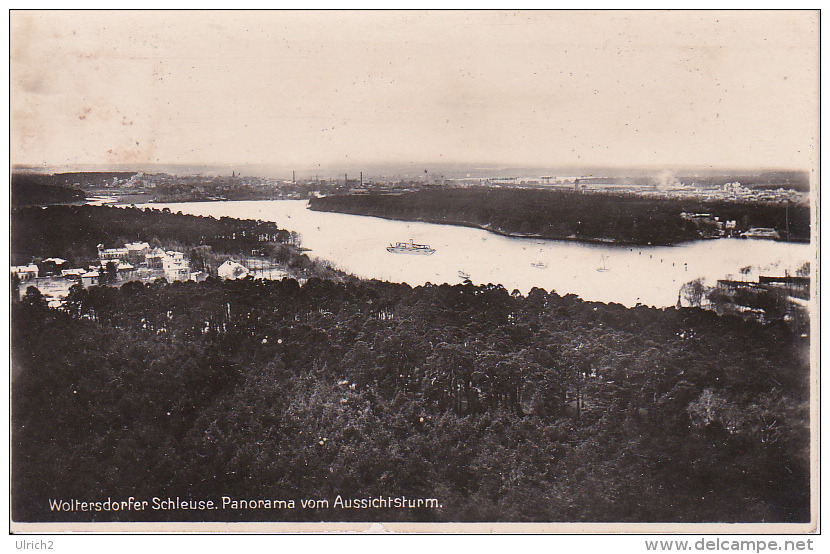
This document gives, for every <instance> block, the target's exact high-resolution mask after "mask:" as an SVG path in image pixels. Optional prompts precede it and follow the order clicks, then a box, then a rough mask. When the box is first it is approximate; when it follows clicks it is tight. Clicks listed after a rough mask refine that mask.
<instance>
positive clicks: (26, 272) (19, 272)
mask: <svg viewBox="0 0 830 554" xmlns="http://www.w3.org/2000/svg"><path fill="white" fill-rule="evenodd" d="M11 267H12V270H11V273H12V275H16V276H17V278H18V279H20V281H21V282H23V281H28V280H29V279H37V276H38V272H39V271H40V270H39V269H38V267H37V266H36V265H35V264H29V265H13V266H11Z"/></svg>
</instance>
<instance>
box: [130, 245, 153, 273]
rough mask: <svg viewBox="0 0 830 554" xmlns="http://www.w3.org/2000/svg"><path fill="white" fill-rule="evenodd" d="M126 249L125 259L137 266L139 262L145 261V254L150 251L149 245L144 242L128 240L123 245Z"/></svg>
mask: <svg viewBox="0 0 830 554" xmlns="http://www.w3.org/2000/svg"><path fill="white" fill-rule="evenodd" d="M124 248H126V249H127V261H128V262H129V263H131V264H132V265H134V266H136V267H138V266H139V265H140V264H143V263H146V261H147V254H149V253H150V245H149V244H147V243H146V242H129V243H127V244H125V245H124Z"/></svg>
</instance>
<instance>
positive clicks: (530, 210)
mask: <svg viewBox="0 0 830 554" xmlns="http://www.w3.org/2000/svg"><path fill="white" fill-rule="evenodd" d="M309 205H310V207H311V209H313V210H320V211H332V212H342V213H349V214H357V215H370V216H376V217H384V218H388V219H402V220H407V221H428V222H432V223H450V224H456V225H472V226H476V227H482V228H486V229H489V230H492V231H496V232H501V233H508V234H510V233H512V234H521V235H530V236H539V237H543V238H550V239H566V238H568V239H578V240H606V241H614V242H618V243H624V244H676V243H678V242H683V241H688V240H695V239H698V238H700V233H699V232H698V228H697V226H696V225H695V224H694V223H693V222H691V221H688V220H684V219H683V218H682V217H681V216H680V214H681V213H683V212H690V213H711V214H713V215H714V216H718V217H720V218H721V219H722V220H724V221H725V220H735V221H736V222H737V224H738V225H739V229H747V228H749V227H772V228H776V229H779V230H785V229H789V238H790V239H792V240H809V238H810V212H809V208H808V207H807V206H796V205H791V206H789V207H787V206H785V205H783V204H758V203H753V204H750V203H740V202H724V201H713V202H702V201H697V200H679V199H668V198H649V197H643V196H635V195H619V194H580V193H578V192H572V191H553V190H528V189H509V188H494V187H470V188H432V189H424V190H420V191H418V192H411V193H405V194H394V195H393V194H357V195H336V196H327V197H323V198H313V199H311V200H310V202H309ZM782 236H784V235H782ZM785 238H786V237H785Z"/></svg>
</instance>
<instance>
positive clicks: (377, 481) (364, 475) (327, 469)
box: [12, 278, 810, 522]
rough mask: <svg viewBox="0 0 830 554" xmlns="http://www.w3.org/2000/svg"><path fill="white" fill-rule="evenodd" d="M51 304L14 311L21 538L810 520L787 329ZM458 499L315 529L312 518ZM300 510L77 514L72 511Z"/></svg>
mask: <svg viewBox="0 0 830 554" xmlns="http://www.w3.org/2000/svg"><path fill="white" fill-rule="evenodd" d="M64 308H65V309H63V310H58V309H52V308H48V307H47V306H46V305H45V303H44V301H43V298H42V297H41V296H40V295H39V293H37V291H35V290H34V289H32V290H31V291H30V293H29V294H27V295H26V297H25V298H24V299H23V301H22V302H19V303H14V304H13V306H12V365H13V383H12V385H13V386H12V395H13V397H12V516H13V518H14V520H16V521H129V520H159V521H161V520H170V521H213V520H216V521H237V520H254V521H296V520H304V521H320V520H326V521H354V520H381V521H382V520H389V521H395V520H408V521H522V522H533V521H549V522H555V521H572V522H578V521H621V522H662V521H671V522H731V521H735V522H738V521H753V522H771V521H777V522H785V521H786V522H798V521H807V520H809V517H810V514H809V474H810V471H809V470H810V465H809V430H808V420H809V417H808V412H809V405H808V397H809V394H808V391H809V381H808V375H809V362H808V345H807V340H808V339H806V338H803V337H802V335H801V333H800V332H798V331H796V330H793V329H791V328H789V327H788V326H787V325H785V324H784V323H769V324H766V325H762V324H759V323H755V322H752V321H743V320H740V319H738V318H733V317H729V316H717V315H715V314H713V313H711V312H705V311H701V310H698V309H653V308H646V307H636V308H632V309H626V308H624V307H622V306H620V305H615V304H610V305H609V304H600V303H592V302H584V301H582V300H580V299H578V298H577V297H575V296H573V295H567V296H564V297H563V296H560V295H558V294H556V293H555V292H546V291H544V290H539V289H534V290H533V291H531V292H530V293H529V294H528V295H527V296H522V295H520V294H519V293H518V292H514V293H510V292H509V291H507V290H505V289H504V288H502V287H500V286H498V285H495V286H494V285H489V286H474V285H472V284H469V283H467V284H464V285H456V286H449V285H443V286H424V287H417V288H412V287H410V286H408V285H406V284H391V283H383V282H377V281H363V282H351V283H339V284H338V283H334V282H332V281H327V280H321V279H316V278H313V279H310V280H308V281H307V282H306V283H305V284H304V285H303V286H300V285H299V284H298V283H297V282H296V281H294V280H292V279H285V280H283V281H254V280H251V279H246V280H242V281H226V282H220V281H215V280H213V279H209V280H207V281H205V282H203V283H198V284H197V283H193V282H189V283H173V284H169V285H165V284H162V283H154V284H149V285H143V284H141V283H127V284H125V285H124V286H122V287H121V288H120V289H116V288H107V287H92V288H90V289H87V290H84V289H82V288H80V287H77V288H75V289H74V290H73V291H72V293H71V294H70V297H69V298H68V299H67V303H66V305H65V307H64ZM337 495H341V496H342V497H343V498H358V499H359V498H369V497H378V496H387V495H388V496H393V497H401V496H405V497H407V498H415V497H418V498H435V499H438V501H440V507H439V508H414V509H409V508H406V509H398V508H368V509H334V508H333V507H331V505H330V507H329V508H317V509H309V508H302V507H301V506H300V501H301V499H327V500H328V501H329V502H333V501H334V499H335V498H336V496H337ZM223 496H227V497H230V498H232V499H262V498H267V499H283V500H286V499H294V500H295V501H296V502H297V505H296V508H295V509H279V510H275V509H230V508H226V509H222V508H220V509H216V510H196V511H194V510H152V509H147V510H144V511H134V510H125V511H100V512H98V511H87V512H82V511H75V512H65V511H56V510H54V509H51V508H50V504H49V502H50V500H55V499H63V500H69V499H77V500H79V501H89V502H96V501H98V502H100V501H106V500H107V499H108V498H111V499H114V500H115V499H117V500H126V499H127V498H128V497H135V498H137V499H147V500H149V499H150V498H153V497H160V498H163V499H166V498H173V499H175V498H177V497H180V498H181V499H182V500H186V499H194V500H198V499H205V500H213V501H214V502H216V503H220V501H221V498H222V497H223Z"/></svg>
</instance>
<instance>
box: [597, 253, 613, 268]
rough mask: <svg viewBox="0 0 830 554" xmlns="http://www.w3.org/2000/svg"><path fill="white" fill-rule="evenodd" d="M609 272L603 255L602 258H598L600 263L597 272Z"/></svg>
mask: <svg viewBox="0 0 830 554" xmlns="http://www.w3.org/2000/svg"><path fill="white" fill-rule="evenodd" d="M610 270H611V268H610V267H608V256H605V255H603V256H602V258H600V263H599V267H598V268H597V271H610Z"/></svg>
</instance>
